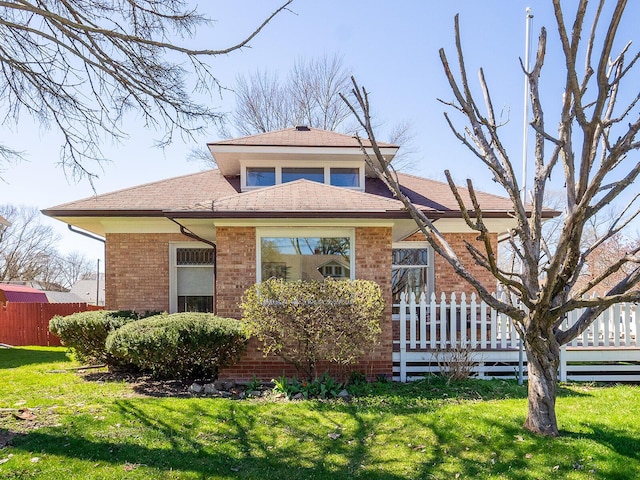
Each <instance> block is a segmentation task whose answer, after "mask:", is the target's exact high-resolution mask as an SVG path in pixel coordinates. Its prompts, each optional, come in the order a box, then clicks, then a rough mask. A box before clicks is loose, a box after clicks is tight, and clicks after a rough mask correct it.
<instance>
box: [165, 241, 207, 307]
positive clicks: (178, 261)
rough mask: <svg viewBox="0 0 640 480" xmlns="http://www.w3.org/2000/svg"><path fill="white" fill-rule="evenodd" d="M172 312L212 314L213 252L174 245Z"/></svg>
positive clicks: (171, 274) (171, 282) (189, 245)
mask: <svg viewBox="0 0 640 480" xmlns="http://www.w3.org/2000/svg"><path fill="white" fill-rule="evenodd" d="M170 253H171V264H172V268H171V269H170V295H171V297H170V301H169V304H170V305H169V306H170V310H171V311H172V312H213V311H214V304H213V303H214V300H213V295H214V291H213V286H214V263H215V258H214V251H213V249H212V248H209V247H195V246H194V244H193V243H190V244H172V245H171V252H170Z"/></svg>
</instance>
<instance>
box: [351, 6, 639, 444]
mask: <svg viewBox="0 0 640 480" xmlns="http://www.w3.org/2000/svg"><path fill="white" fill-rule="evenodd" d="M605 3H608V4H609V6H611V2H605V0H600V1H599V2H597V4H596V7H595V11H589V10H588V8H587V6H588V2H587V0H581V1H580V2H579V3H578V5H577V9H576V14H575V18H572V19H570V20H569V21H567V20H565V17H564V12H563V9H562V6H561V0H552V6H553V11H554V13H555V20H556V26H557V29H558V33H559V38H560V42H561V45H562V53H563V57H564V58H563V59H564V63H563V65H564V66H565V67H566V72H565V73H566V76H565V82H566V83H565V85H564V94H563V96H562V99H561V105H560V108H561V109H560V121H559V123H556V122H552V124H555V125H558V130H557V131H556V132H553V131H552V130H551V128H549V127H548V125H547V122H546V119H545V116H544V114H543V112H544V110H543V102H542V98H541V94H540V90H539V86H540V78H541V71H542V67H543V63H544V60H545V54H546V46H547V32H546V29H544V28H543V29H541V32H540V36H539V40H538V49H537V54H536V59H535V64H534V66H533V68H532V69H531V70H530V71H526V72H525V73H526V75H527V76H528V80H529V94H530V98H531V103H532V112H533V120H532V122H531V125H532V127H533V129H534V131H535V172H534V178H533V188H532V201H531V203H530V204H525V203H524V202H523V200H522V198H521V195H520V186H519V183H518V178H517V175H516V172H515V169H514V166H513V163H512V161H511V158H510V157H509V153H508V151H507V149H506V148H505V144H504V143H503V142H502V141H501V138H500V132H501V130H500V124H499V123H498V122H497V120H496V115H495V112H494V108H493V104H492V100H491V96H490V94H489V88H488V86H487V84H486V82H485V79H484V73H483V71H482V70H480V73H479V82H480V87H481V91H482V97H483V98H482V102H483V103H484V108H481V104H479V103H478V102H477V101H476V99H475V97H474V95H473V94H472V93H471V88H470V82H469V78H468V76H467V71H466V67H465V61H464V55H463V49H462V43H461V38H460V29H459V24H458V18H457V17H456V19H455V39H456V50H457V52H456V53H457V57H458V74H457V76H456V75H455V74H454V71H453V69H452V66H451V64H450V63H449V60H448V58H447V56H446V54H445V52H444V50H442V49H441V50H440V59H441V62H442V65H443V67H444V72H445V75H446V77H447V80H448V81H449V85H450V87H451V90H452V92H453V96H454V98H455V100H454V101H451V102H444V103H446V104H447V105H448V106H449V107H451V108H452V109H453V110H455V111H457V112H459V113H460V114H461V115H462V118H463V119H464V122H465V123H466V125H465V127H464V128H463V129H462V130H460V129H459V128H457V127H456V126H455V124H454V121H453V120H452V119H451V118H450V116H449V115H448V114H447V113H445V118H446V120H447V122H448V124H449V126H450V127H451V129H452V131H453V133H454V135H455V136H456V137H457V138H458V139H459V140H460V141H461V142H463V143H464V144H465V145H466V146H467V147H468V148H469V150H470V151H471V152H472V153H473V154H475V156H476V157H477V158H478V159H479V160H480V162H481V163H483V164H484V165H485V166H486V167H487V168H488V169H489V170H490V171H491V172H492V174H493V176H494V180H495V181H496V182H497V183H498V184H499V185H500V186H501V187H502V188H503V189H504V191H505V192H506V194H507V195H508V197H509V198H510V199H511V202H512V203H513V215H514V219H515V222H516V224H517V226H516V227H515V228H514V229H513V231H512V232H511V239H510V241H511V242H512V248H513V249H514V251H515V252H516V254H517V255H518V257H519V258H520V261H521V263H522V270H521V271H511V270H503V269H501V268H500V267H499V265H498V263H497V259H496V252H495V251H494V250H493V246H492V244H491V241H490V234H489V231H488V229H487V227H486V225H485V223H484V221H483V213H482V209H481V208H480V205H479V202H478V200H477V197H476V195H475V192H474V188H473V184H472V182H471V181H470V180H468V181H467V186H468V192H469V196H470V199H471V204H470V205H467V204H465V202H464V201H463V199H462V197H461V195H460V192H459V189H458V187H456V186H455V185H454V183H453V181H452V179H451V175H450V174H449V172H448V171H447V172H445V173H446V175H447V178H448V180H449V184H450V187H451V189H452V191H453V193H454V195H455V196H456V198H457V199H458V204H459V207H460V211H461V215H462V217H463V219H464V221H465V222H466V224H467V225H468V227H469V228H470V229H471V230H472V231H475V232H477V233H478V237H479V238H480V239H481V240H482V244H483V248H482V249H479V248H476V247H474V246H473V245H471V244H467V245H466V248H467V250H468V251H469V253H470V254H471V255H472V257H473V258H474V260H475V262H476V263H478V264H479V265H481V266H482V267H484V268H485V269H486V270H487V271H489V272H490V273H491V274H492V275H493V276H494V277H495V278H496V279H497V280H498V281H499V282H500V283H501V284H502V285H503V286H504V287H505V288H506V289H507V290H508V292H509V293H510V294H511V295H508V296H507V297H506V299H505V300H504V301H501V300H498V299H497V298H495V297H493V296H492V295H491V293H492V292H490V291H488V290H487V288H485V286H484V285H483V284H482V282H481V281H480V280H479V279H478V278H476V277H475V276H474V275H472V274H471V273H470V271H469V270H468V269H467V268H465V266H464V265H463V264H462V263H461V262H460V260H459V258H458V256H457V254H456V252H455V251H454V250H453V249H452V248H451V246H450V245H449V244H448V243H447V242H446V240H445V238H444V237H443V236H442V234H441V233H440V232H438V230H437V228H436V227H435V226H434V225H433V224H432V223H431V222H430V221H429V219H428V218H427V217H426V216H425V215H424V214H423V213H422V212H421V211H419V210H418V209H416V208H415V207H414V206H413V205H412V204H411V202H409V200H408V199H407V198H406V196H405V195H404V194H403V192H402V189H401V188H400V185H399V184H398V181H397V177H396V175H395V171H394V170H393V168H392V167H391V166H390V165H389V164H388V163H387V162H385V160H384V157H383V156H382V155H381V154H380V150H379V148H378V147H377V143H376V141H375V135H374V131H373V128H372V126H371V121H370V106H369V98H368V95H367V91H366V90H365V89H364V88H362V89H361V88H359V86H358V85H357V84H356V83H355V81H354V87H355V88H354V89H353V93H354V95H355V98H356V102H355V104H356V106H357V109H356V107H355V106H353V105H352V110H353V112H354V114H355V115H356V116H357V118H358V121H359V122H360V124H361V125H362V127H363V128H364V129H365V131H366V132H367V135H368V136H369V139H370V140H371V142H372V145H373V151H374V152H375V158H369V160H368V161H369V162H370V163H371V165H372V166H373V167H374V168H375V169H376V171H377V173H378V176H379V177H380V178H382V179H383V180H384V181H385V182H386V183H387V185H388V186H389V188H390V189H391V190H392V191H393V192H394V193H395V195H397V197H398V198H399V199H400V200H402V201H403V202H404V204H405V206H406V207H407V209H408V210H409V212H410V214H411V216H412V217H413V219H414V220H415V221H416V223H417V224H418V226H419V227H420V230H421V231H422V232H423V233H424V234H425V236H426V238H427V240H428V241H429V242H430V244H431V245H432V247H433V248H434V250H435V251H436V252H437V253H438V254H439V255H441V256H442V257H443V258H445V259H446V260H447V261H448V263H449V264H450V265H452V267H453V268H454V269H455V271H456V272H457V273H458V274H459V275H461V276H462V277H463V278H464V279H465V280H467V281H468V282H469V283H471V284H472V285H473V286H474V287H475V288H476V290H477V291H478V293H479V295H480V296H481V297H482V299H483V300H484V301H486V302H487V303H488V304H490V305H491V306H492V307H494V308H496V309H497V310H499V311H501V312H504V313H505V314H507V315H509V316H510V317H511V318H512V319H513V320H514V323H515V325H516V329H517V331H518V333H519V334H520V335H521V337H522V338H523V340H524V346H525V349H526V353H527V359H528V378H529V381H528V414H527V418H526V421H525V424H524V426H525V428H527V429H529V430H531V431H533V432H539V433H542V434H545V435H549V436H556V435H558V434H559V432H558V426H557V419H556V411H555V403H556V384H557V375H558V364H559V355H560V346H561V345H563V344H566V343H567V342H569V341H571V340H572V339H573V338H576V336H578V335H580V334H581V333H582V332H583V331H584V330H585V329H586V328H587V327H588V326H589V325H590V324H591V323H592V322H593V320H594V319H595V318H596V317H597V316H598V315H599V314H600V313H601V312H603V311H604V310H605V309H606V308H607V307H609V306H610V305H612V304H614V303H617V302H625V301H639V300H640V289H639V288H638V285H639V284H640V245H635V246H630V247H629V249H628V250H627V249H624V250H623V251H622V252H621V255H620V256H619V257H617V258H613V259H610V260H609V261H608V262H607V265H606V266H605V267H604V268H603V269H602V271H601V273H599V274H598V275H597V276H596V277H595V278H593V279H592V280H591V281H589V282H587V283H586V284H585V285H584V286H582V287H581V288H578V289H574V287H575V285H576V283H577V282H578V279H579V277H580V272H581V271H582V269H583V268H584V266H585V264H586V261H587V259H588V258H589V255H591V254H592V253H593V252H594V251H595V250H596V249H597V248H598V247H599V246H600V245H603V244H604V243H605V242H607V241H608V240H610V239H613V238H614V237H615V236H616V235H617V234H618V233H619V232H621V231H622V230H623V229H624V228H625V227H626V226H627V225H628V224H629V222H631V221H632V220H633V219H634V218H636V217H637V216H638V214H639V213H640V212H639V211H638V208H637V202H636V200H637V199H638V196H637V195H636V196H633V185H634V182H635V180H636V179H637V177H638V174H639V173H640V161H639V160H638V156H637V154H635V155H634V156H631V155H630V154H631V153H632V152H633V153H635V151H636V150H638V148H639V147H640V143H639V142H638V139H637V136H638V130H640V117H639V108H638V107H639V105H638V100H640V94H639V93H638V87H637V84H633V83H625V80H630V79H629V75H628V74H629V72H630V71H632V69H633V67H634V66H635V65H636V62H637V60H638V58H640V54H631V55H629V50H630V43H628V44H626V45H625V46H624V47H623V48H622V51H621V52H620V53H618V54H615V53H614V52H613V46H614V44H615V41H616V39H617V35H618V27H619V25H620V22H621V19H622V18H623V13H624V10H625V6H626V3H627V2H626V1H624V0H618V1H617V2H616V3H615V6H614V7H613V9H612V10H611V12H610V13H609V14H606V13H605ZM589 16H591V18H592V21H591V22H590V25H589V22H588V21H587V18H588V17H589ZM605 17H608V18H605ZM601 22H606V23H604V25H603V24H601ZM567 25H569V27H567ZM581 47H582V48H581ZM579 51H580V52H584V53H585V60H584V62H585V63H584V64H583V65H584V70H583V71H581V70H580V67H579V64H578V52H579ZM629 57H630V58H629ZM623 86H624V87H625V88H628V89H629V92H626V91H625V95H624V96H623V95H622V94H621V93H622V90H621V89H622V88H623ZM622 98H624V99H625V100H624V101H623V100H621V99H622ZM619 100H620V102H618V101H619ZM619 103H624V104H619ZM547 147H548V148H547ZM363 150H364V149H363ZM556 170H559V171H560V173H559V175H562V177H563V180H564V181H565V183H566V196H565V199H564V210H565V211H566V216H565V219H564V222H563V224H562V226H561V229H560V233H559V240H558V242H557V245H556V247H555V250H554V251H548V252H547V251H546V248H545V246H544V244H543V222H544V217H545V209H544V207H543V199H544V194H545V191H546V189H547V186H548V183H549V178H550V175H551V172H552V171H554V172H555V171H556ZM628 193H631V197H632V198H631V201H630V203H629V205H628V206H627V207H626V208H623V209H621V210H620V211H619V212H618V215H617V216H616V220H615V221H614V222H612V224H611V225H610V227H609V228H607V229H606V230H605V231H603V232H602V233H601V235H599V237H598V239H597V240H596V241H595V242H593V243H591V244H589V245H588V246H586V247H585V246H584V245H583V242H582V239H583V234H584V231H585V226H586V225H587V222H588V221H589V219H592V218H593V217H594V216H596V215H597V214H598V213H599V212H601V211H602V210H603V209H604V208H605V207H607V205H609V204H610V203H611V202H612V201H613V200H614V199H616V198H622V196H624V195H625V194H628ZM623 265H627V266H631V268H629V270H628V273H625V274H624V275H622V277H621V278H620V279H619V280H618V281H616V282H615V284H614V285H613V286H612V287H611V288H609V289H608V290H607V291H606V293H605V294H604V295H603V296H601V297H598V298H583V295H582V294H583V293H584V292H586V291H588V290H590V289H592V288H594V287H596V286H597V285H600V284H602V283H603V282H604V281H605V280H607V279H609V278H612V276H613V275H614V274H615V273H617V272H619V271H620V269H621V267H622V266H623ZM576 309H583V310H582V313H581V314H580V316H579V318H578V320H577V321H576V323H574V324H573V325H571V326H570V327H568V328H565V327H563V325H562V324H563V321H564V319H565V316H566V315H567V313H568V312H570V311H573V310H576Z"/></svg>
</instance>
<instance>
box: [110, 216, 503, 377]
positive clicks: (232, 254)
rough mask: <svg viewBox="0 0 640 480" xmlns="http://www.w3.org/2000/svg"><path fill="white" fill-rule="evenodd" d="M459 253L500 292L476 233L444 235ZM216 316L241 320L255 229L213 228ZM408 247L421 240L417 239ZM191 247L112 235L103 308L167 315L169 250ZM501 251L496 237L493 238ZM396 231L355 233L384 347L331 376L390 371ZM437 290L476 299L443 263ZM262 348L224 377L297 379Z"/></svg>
mask: <svg viewBox="0 0 640 480" xmlns="http://www.w3.org/2000/svg"><path fill="white" fill-rule="evenodd" d="M444 235H445V237H446V239H447V240H448V241H449V242H450V244H451V246H452V247H453V248H454V249H455V251H456V252H458V255H459V256H460V258H461V260H462V262H463V263H464V264H465V265H466V266H467V268H469V270H471V272H473V273H474V274H475V275H476V276H477V277H478V278H480V280H481V281H482V282H483V284H484V285H485V286H486V287H487V288H488V289H489V290H490V291H493V290H495V279H494V278H493V277H492V276H491V275H490V274H489V273H488V272H487V271H486V270H485V269H483V268H482V267H480V266H478V265H476V264H475V262H474V261H473V259H472V258H471V256H470V255H469V253H468V252H467V250H466V248H465V247H464V242H465V241H468V242H471V243H473V244H476V245H478V243H479V242H478V241H477V240H476V234H475V233H468V234H467V233H464V234H462V233H449V234H444ZM216 237H217V240H216V245H217V258H216V260H217V265H216V268H217V275H216V307H217V314H218V315H220V316H223V317H230V318H238V319H239V318H241V316H242V313H241V310H240V299H241V298H242V294H243V293H244V291H245V290H246V289H247V288H249V287H250V286H251V285H253V284H254V283H255V281H256V229H255V228H254V227H218V228H217V229H216ZM407 240H413V241H421V240H424V237H423V236H422V234H420V233H417V234H414V235H412V236H411V237H409V238H408V239H407ZM185 241H189V239H188V238H187V237H185V236H184V235H180V234H107V244H106V258H107V264H106V308H107V309H114V310H118V309H133V310H139V311H143V310H158V311H168V310H169V244H170V242H185ZM492 241H493V244H494V247H495V248H497V235H494V236H493V238H492ZM391 245H392V236H391V228H388V227H358V228H356V229H355V266H356V269H355V277H356V278H358V279H366V280H372V281H375V282H376V283H378V284H379V285H380V286H381V288H382V291H383V296H384V300H385V305H386V308H385V315H384V321H383V324H382V335H381V338H380V344H379V345H378V346H377V347H376V348H374V349H373V351H372V352H371V353H370V354H369V355H367V357H366V358H365V359H363V360H362V361H361V362H360V364H358V365H357V366H348V367H341V368H338V367H332V368H331V369H329V368H328V366H326V365H323V366H320V371H324V370H325V369H329V370H330V372H331V373H332V374H333V375H337V376H340V377H344V376H346V375H347V374H348V373H349V372H350V371H353V370H359V371H362V372H364V373H365V374H367V375H368V376H369V377H375V376H377V375H379V374H385V375H388V376H390V375H391V372H392V357H391V352H392V349H393V343H392V336H393V333H392V323H391ZM435 291H436V293H437V294H438V295H439V294H440V292H445V293H447V294H448V293H451V292H456V293H458V292H466V293H471V292H472V291H473V288H472V287H471V285H469V284H468V283H467V282H466V281H464V280H463V279H462V278H460V277H458V276H457V275H456V274H455V272H454V271H453V268H452V267H451V266H449V264H448V263H447V262H445V261H444V260H443V259H442V258H440V257H438V256H437V255H436V258H435ZM258 347H259V345H258V342H257V341H256V340H255V339H252V340H251V342H250V344H249V347H248V349H247V352H246V353H245V354H244V356H243V358H242V360H241V361H240V362H239V363H238V364H237V365H234V366H232V367H228V368H225V369H223V371H222V372H221V373H220V377H221V378H235V379H238V380H249V379H251V378H253V375H256V376H257V377H258V378H260V379H263V380H270V379H272V378H275V377H277V376H280V375H283V374H285V375H287V376H292V375H294V374H295V373H296V372H295V370H293V368H292V367H291V366H288V365H286V364H285V363H283V362H282V361H281V360H280V359H278V358H277V357H273V356H272V357H268V358H265V357H264V356H263V355H262V352H260V351H259V348H258Z"/></svg>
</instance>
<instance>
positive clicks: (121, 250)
mask: <svg viewBox="0 0 640 480" xmlns="http://www.w3.org/2000/svg"><path fill="white" fill-rule="evenodd" d="M106 239H107V243H106V250H105V251H106V255H105V256H106V274H105V289H106V306H105V308H106V309H107V310H138V311H145V310H150V311H155V310H157V311H169V242H185V241H189V239H188V238H187V237H185V236H184V235H181V234H178V233H176V234H161V233H157V234H156V233H154V234H149V233H145V234H142V233H141V234H131V233H126V234H125V233H108V234H107V236H106Z"/></svg>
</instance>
